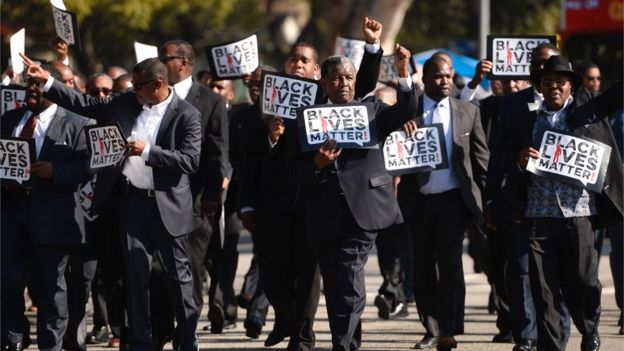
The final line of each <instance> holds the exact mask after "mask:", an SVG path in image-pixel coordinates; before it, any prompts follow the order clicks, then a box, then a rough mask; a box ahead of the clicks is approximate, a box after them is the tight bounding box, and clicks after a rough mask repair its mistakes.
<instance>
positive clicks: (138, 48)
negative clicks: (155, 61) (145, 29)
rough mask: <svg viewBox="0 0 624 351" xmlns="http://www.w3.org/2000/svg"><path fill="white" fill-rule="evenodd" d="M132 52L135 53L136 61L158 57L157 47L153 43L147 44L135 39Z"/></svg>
mask: <svg viewBox="0 0 624 351" xmlns="http://www.w3.org/2000/svg"><path fill="white" fill-rule="evenodd" d="M134 54H135V55H136V59H137V63H139V62H142V61H145V60H147V59H148V58H153V57H158V48H157V47H156V46H154V45H147V44H143V43H139V42H138V41H135V42H134Z"/></svg>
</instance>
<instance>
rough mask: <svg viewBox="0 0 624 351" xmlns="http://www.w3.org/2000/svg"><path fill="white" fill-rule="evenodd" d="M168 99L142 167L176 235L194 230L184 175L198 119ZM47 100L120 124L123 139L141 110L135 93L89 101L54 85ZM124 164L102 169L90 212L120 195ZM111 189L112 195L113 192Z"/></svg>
mask: <svg viewBox="0 0 624 351" xmlns="http://www.w3.org/2000/svg"><path fill="white" fill-rule="evenodd" d="M171 94H174V95H173V99H172V100H171V103H170V104H169V106H168V107H167V111H166V112H165V115H164V117H163V119H162V122H161V124H160V129H159V130H158V134H157V136H156V144H155V145H151V148H150V152H149V159H148V161H146V163H147V165H148V166H150V167H152V169H153V176H154V188H155V189H154V190H155V191H156V202H157V203H158V210H159V212H160V217H161V219H162V221H163V223H164V225H165V228H167V231H168V232H169V234H171V235H173V236H179V235H184V234H188V233H190V232H191V231H192V230H193V229H194V224H193V202H192V197H191V189H190V180H189V174H191V173H194V172H196V171H197V168H198V166H199V156H200V147H201V119H200V114H199V111H197V109H195V108H194V107H193V106H192V105H191V104H189V103H188V102H186V101H184V100H182V99H180V98H179V97H178V96H177V95H175V93H173V91H171ZM44 95H45V97H46V98H48V99H50V100H51V101H54V102H56V103H58V104H59V105H61V106H64V107H66V108H68V109H70V110H73V111H76V112H78V113H80V114H82V115H86V116H92V117H93V118H95V119H96V120H97V121H98V122H119V125H120V126H121V129H122V131H123V133H124V134H125V135H130V134H131V132H132V126H133V125H134V122H135V120H136V118H137V117H138V116H139V114H140V113H141V109H142V106H141V105H140V104H139V102H138V101H137V99H136V97H135V95H134V93H132V92H130V93H125V94H122V95H119V96H115V97H113V98H94V97H92V96H89V95H86V94H79V93H77V92H76V91H75V90H73V89H69V88H67V87H66V86H65V85H63V84H61V83H60V82H58V81H55V82H54V84H52V87H51V88H50V90H49V91H48V92H47V93H45V94H44ZM122 169H123V164H122V165H119V166H117V167H107V168H106V169H104V170H103V171H102V173H101V175H99V176H98V181H97V184H96V188H95V200H94V208H95V209H96V210H97V209H98V208H101V206H102V205H103V204H104V202H105V200H107V198H108V197H109V196H111V195H113V196H114V195H119V194H121V193H123V192H122V191H119V190H120V188H119V187H118V186H122V184H120V182H119V179H120V175H121V171H122ZM115 189H116V190H117V191H115Z"/></svg>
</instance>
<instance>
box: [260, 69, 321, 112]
mask: <svg viewBox="0 0 624 351" xmlns="http://www.w3.org/2000/svg"><path fill="white" fill-rule="evenodd" d="M318 93H319V83H318V82H317V81H315V80H311V79H304V78H298V77H297V78H295V77H292V76H288V75H285V74H280V73H277V72H266V71H262V91H261V94H262V97H261V100H260V101H262V113H264V114H268V115H273V116H278V117H284V118H289V119H295V118H297V108H299V107H302V106H310V105H313V104H314V103H315V101H316V97H317V94H318Z"/></svg>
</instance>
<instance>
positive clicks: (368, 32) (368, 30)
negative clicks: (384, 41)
mask: <svg viewBox="0 0 624 351" xmlns="http://www.w3.org/2000/svg"><path fill="white" fill-rule="evenodd" d="M382 29H383V25H382V24H381V23H379V22H377V21H375V20H374V19H370V18H368V17H364V18H362V32H364V37H365V38H366V42H367V43H368V44H371V45H372V44H375V43H376V42H378V41H379V38H381V30H382Z"/></svg>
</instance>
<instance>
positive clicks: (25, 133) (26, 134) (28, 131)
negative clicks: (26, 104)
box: [19, 114, 37, 138]
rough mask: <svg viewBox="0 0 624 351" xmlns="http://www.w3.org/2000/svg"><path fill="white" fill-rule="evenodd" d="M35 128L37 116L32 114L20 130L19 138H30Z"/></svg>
mask: <svg viewBox="0 0 624 351" xmlns="http://www.w3.org/2000/svg"><path fill="white" fill-rule="evenodd" d="M35 127H37V116H35V115H34V114H32V115H31V116H30V117H28V120H26V123H25V124H24V128H22V132H21V133H20V135H19V136H20V138H32V137H33V134H34V133H35Z"/></svg>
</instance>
